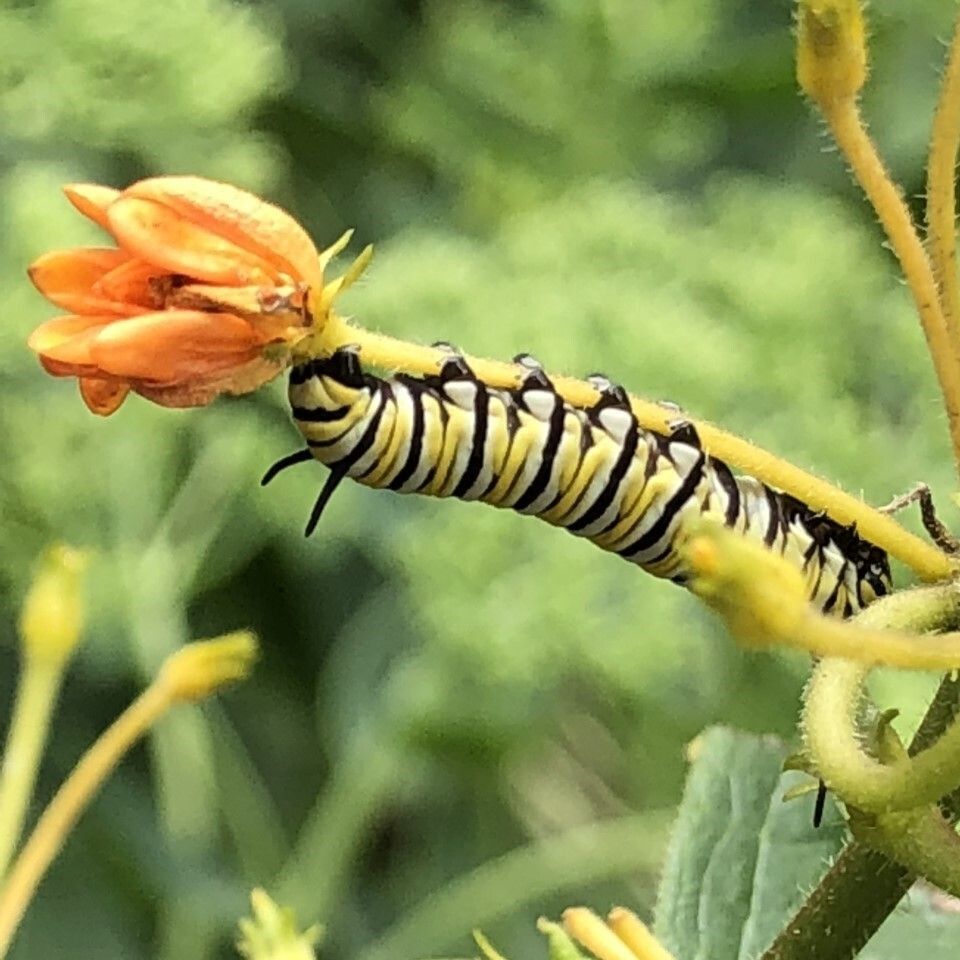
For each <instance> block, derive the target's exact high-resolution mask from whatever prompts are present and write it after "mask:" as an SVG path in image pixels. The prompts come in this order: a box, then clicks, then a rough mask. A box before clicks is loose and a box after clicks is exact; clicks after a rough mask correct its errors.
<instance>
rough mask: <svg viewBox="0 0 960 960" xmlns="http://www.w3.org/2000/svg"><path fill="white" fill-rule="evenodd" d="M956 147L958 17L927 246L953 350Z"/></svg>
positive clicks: (930, 182)
mask: <svg viewBox="0 0 960 960" xmlns="http://www.w3.org/2000/svg"><path fill="white" fill-rule="evenodd" d="M958 151H960V20H958V21H957V25H956V27H955V28H954V32H953V40H952V42H951V44H950V51H949V53H948V55H947V64H946V68H945V70H944V74H943V83H942V85H941V87H940V98H939V100H938V101H937V111H936V114H935V116H934V120H933V132H932V134H931V137H930V158H929V162H928V165H927V211H926V214H927V250H928V251H929V254H930V260H931V263H932V265H933V272H934V275H935V277H936V280H937V285H938V287H939V289H940V306H941V309H942V310H943V315H944V320H945V321H946V326H947V332H948V334H949V336H950V339H951V340H952V341H953V345H954V349H955V350H960V287H958V283H957V236H956V228H957V224H956V203H957V197H956V185H955V179H956V170H957V153H958Z"/></svg>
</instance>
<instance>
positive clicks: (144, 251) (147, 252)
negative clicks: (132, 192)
mask: <svg viewBox="0 0 960 960" xmlns="http://www.w3.org/2000/svg"><path fill="white" fill-rule="evenodd" d="M109 217H110V229H111V231H112V232H113V235H114V236H115V237H116V238H117V242H118V243H119V244H120V245H121V246H122V247H124V248H125V249H127V250H129V251H130V252H131V253H133V254H134V255H136V256H137V257H140V258H141V259H143V260H146V261H147V262H149V263H154V264H156V265H157V266H160V267H163V268H164V269H165V270H167V271H169V272H170V273H179V274H183V275H184V276H188V277H193V278H196V279H198V280H204V281H206V282H207V283H222V284H227V285H229V286H246V285H247V284H253V283H277V282H278V281H279V279H280V275H279V273H278V271H277V270H276V269H275V268H274V267H273V266H272V264H270V263H269V262H267V261H266V260H263V259H261V258H260V257H258V256H257V255H256V254H254V253H251V252H249V251H248V250H244V249H243V248H242V247H238V246H237V245H236V244H235V243H231V242H230V241H229V240H226V239H224V238H223V237H220V236H218V235H217V234H216V233H213V232H211V231H210V230H208V229H206V228H205V227H202V226H200V225H198V224H196V223H193V222H191V221H190V220H187V219H185V218H184V217H182V216H180V214H178V213H177V212H175V211H174V210H172V209H171V208H170V207H166V206H164V205H163V204H160V203H156V202H154V201H153V200H141V199H139V198H138V197H121V198H120V199H119V200H117V201H116V202H115V203H113V204H112V205H111V206H110V211H109Z"/></svg>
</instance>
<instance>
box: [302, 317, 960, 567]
mask: <svg viewBox="0 0 960 960" xmlns="http://www.w3.org/2000/svg"><path fill="white" fill-rule="evenodd" d="M345 344H356V345H357V346H358V347H359V348H360V350H361V352H362V354H363V356H364V359H365V361H366V362H368V363H370V364H372V365H375V366H380V367H384V368H388V369H400V370H405V371H407V372H409V373H417V374H430V373H436V372H437V371H438V370H439V369H440V365H441V363H442V362H443V359H444V357H445V354H443V353H442V352H441V351H440V350H437V349H434V348H433V347H426V346H422V345H420V344H414V343H408V342H406V341H404V340H397V339H395V338H393V337H388V336H384V335H383V334H379V333H374V332H372V331H369V330H364V329H363V328H362V327H356V326H352V325H349V324H347V323H346V322H344V321H342V320H341V319H340V318H339V317H336V316H331V319H330V322H329V324H328V326H327V327H326V328H325V330H324V332H323V337H322V341H321V345H319V346H317V345H315V344H314V343H310V344H309V346H308V347H307V349H308V350H310V349H317V350H318V352H319V351H320V350H322V351H323V352H325V353H329V352H332V351H333V350H335V349H336V348H337V347H339V346H343V345H345ZM466 359H467V361H468V362H469V364H470V366H471V368H472V369H473V371H474V372H475V373H476V375H477V376H478V377H479V378H480V379H481V380H483V381H484V382H485V383H488V384H490V385H491V386H498V387H514V386H516V385H517V384H518V383H519V380H520V376H521V369H520V367H518V366H517V365H516V364H510V363H504V362H502V361H498V360H486V359H482V358H479V357H472V356H471V357H467V358H466ZM554 385H555V386H556V388H557V391H558V392H559V393H560V395H561V396H562V397H563V398H564V399H565V400H567V402H569V403H571V404H575V405H577V406H587V405H589V404H591V403H593V402H595V401H596V399H597V391H596V390H595V388H594V387H592V386H591V385H590V384H589V383H586V382H585V381H583V380H577V379H575V378H572V377H555V378H554ZM630 403H631V406H632V408H633V412H634V413H635V415H636V417H637V421H638V422H639V424H640V425H641V426H642V427H644V428H645V429H648V430H655V431H658V432H661V433H662V432H664V431H666V430H667V429H668V423H669V421H671V420H674V419H675V418H676V413H675V412H674V411H672V410H668V409H666V408H664V407H662V406H660V405H658V404H656V403H652V402H650V401H648V400H642V399H640V398H639V397H634V396H631V398H630ZM692 422H693V424H694V426H695V427H696V429H697V432H698V433H699V435H700V439H701V441H702V443H703V447H704V449H705V450H706V451H707V452H708V453H710V454H711V455H712V456H715V457H717V458H719V459H721V460H723V461H724V462H726V463H727V464H729V465H730V466H731V467H733V468H734V469H735V470H740V471H742V472H743V473H746V474H749V475H750V476H753V477H756V478H757V479H758V480H762V481H763V482H764V483H767V484H769V485H770V486H771V487H775V488H777V489H779V490H784V491H786V492H788V493H791V494H793V496H795V497H797V498H798V499H800V500H802V501H803V502H804V503H807V504H809V505H810V506H811V507H812V508H813V509H815V510H824V511H826V512H827V513H828V514H829V515H830V516H831V517H833V518H834V519H835V520H836V521H837V522H838V523H843V524H851V523H855V524H856V525H857V529H858V531H859V533H860V535H861V536H862V537H864V538H866V539H867V540H869V541H870V542H871V543H875V544H876V545H877V546H878V547H881V548H883V549H884V550H886V551H887V552H888V553H889V554H890V555H891V556H893V557H896V558H897V559H898V560H900V561H901V562H902V563H904V564H906V565H907V566H908V567H910V568H911V569H912V570H913V571H914V572H915V573H916V574H917V576H918V577H920V578H921V579H923V580H927V581H936V580H944V579H947V578H949V577H950V576H952V575H953V573H954V570H955V567H954V564H953V563H952V561H951V560H950V558H949V557H947V556H946V554H944V553H942V552H941V551H940V550H938V549H937V548H936V547H934V546H933V545H932V544H929V543H926V542H925V541H924V540H921V539H920V538H919V537H916V536H914V535H913V534H911V533H908V532H907V531H906V530H904V529H903V527H901V526H900V525H899V524H898V523H897V522H896V521H895V520H893V519H892V518H891V517H889V516H887V515H885V514H882V513H880V512H879V511H877V510H875V509H874V508H873V507H870V506H869V505H867V504H865V503H864V502H863V501H862V500H858V499H857V498H856V497H853V496H851V495H850V494H848V493H844V492H843V491H842V490H839V489H838V488H837V487H835V486H833V485H832V484H830V483H827V482H826V481H825V480H821V479H819V478H818V477H815V476H813V475H812V474H810V473H807V472H806V471H804V470H801V469H800V468H799V467H795V466H794V465H793V464H791V463H787V462H786V461H784V460H781V459H779V458H778V457H775V456H774V455H773V454H771V453H768V452H767V451H765V450H762V449H760V448H759V447H756V446H754V445H753V444H751V443H748V442H747V441H746V440H743V439H741V438H740V437H737V436H734V435H733V434H731V433H728V432H726V431H725V430H721V429H720V428H719V427H715V426H713V425H712V424H709V423H704V422H703V421H700V420H694V421H692Z"/></svg>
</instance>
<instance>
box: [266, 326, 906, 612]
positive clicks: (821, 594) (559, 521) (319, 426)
mask: <svg viewBox="0 0 960 960" xmlns="http://www.w3.org/2000/svg"><path fill="white" fill-rule="evenodd" d="M437 346H441V347H444V348H445V349H446V351H447V357H446V359H445V361H444V362H443V364H442V367H441V369H440V372H439V374H437V375H435V376H428V377H423V378H418V377H412V376H408V375H405V374H395V375H393V376H392V377H389V378H387V379H382V378H379V377H376V376H373V375H372V374H370V373H367V372H365V371H364V370H363V368H362V367H361V364H360V360H359V356H358V351H357V349H356V348H354V347H341V348H340V349H338V350H337V351H336V352H335V353H334V354H333V355H332V356H330V357H326V358H322V359H314V360H309V361H305V362H303V363H301V364H299V365H297V366H295V367H294V368H293V369H292V370H291V373H290V387H289V398H290V403H291V406H292V410H293V418H294V420H295V421H296V424H297V426H298V428H299V429H300V431H301V433H302V434H303V436H304V439H305V440H306V444H307V446H306V449H304V450H299V451H297V452H296V453H294V454H292V455H290V456H288V457H284V458H283V459H282V460H280V461H278V462H277V463H276V464H274V466H273V467H271V468H270V470H269V471H268V472H267V474H266V475H265V476H264V478H263V483H264V484H266V483H268V482H269V481H270V480H271V479H272V478H273V477H274V476H276V474H277V473H279V472H280V471H281V470H283V469H285V468H286V467H288V466H292V465H294V464H296V463H302V462H305V461H307V460H310V459H316V460H319V461H320V462H321V463H323V464H325V465H326V466H328V467H329V468H330V474H329V476H328V478H327V481H326V483H325V485H324V487H323V489H322V491H321V493H320V496H319V497H318V499H317V502H316V505H315V506H314V509H313V512H312V513H311V516H310V520H309V522H308V524H307V531H306V532H307V534H308V535H309V534H310V533H312V532H313V530H314V528H315V527H316V525H317V522H318V521H319V519H320V516H321V513H322V511H323V509H324V507H325V506H326V504H327V502H328V501H329V499H330V496H331V495H332V493H333V491H334V490H335V489H336V487H337V486H338V484H339V483H340V481H341V480H342V479H343V478H344V477H351V478H353V479H354V480H357V481H358V482H360V483H362V484H364V485H366V486H369V487H379V488H385V489H389V490H395V491H397V492H399V493H423V494H426V495H428V496H436V497H457V498H459V499H461V500H481V501H483V502H484V503H489V504H492V505H494V506H498V507H507V508H510V509H513V510H516V511H517V512H518V513H525V514H532V515H533V516H538V517H540V518H541V519H543V520H546V521H547V522H548V523H551V524H554V525H555V526H559V527H565V528H566V529H567V530H569V531H570V532H571V533H573V534H575V535H577V536H580V537H585V538H587V539H589V540H591V541H592V542H593V543H595V544H596V545H597V546H599V547H601V548H602V549H604V550H609V551H611V552H613V553H617V554H619V555H620V556H621V557H623V558H624V559H625V560H628V561H630V562H631V563H635V564H637V565H639V566H641V567H643V568H644V569H645V570H647V571H648V572H649V573H652V574H653V575H655V576H658V577H664V578H667V579H670V580H672V581H673V582H675V583H679V584H684V583H686V582H687V580H688V578H689V571H688V570H686V569H685V568H684V563H683V559H682V554H681V553H680V552H679V551H678V549H677V547H678V543H679V541H680V539H681V538H682V534H683V531H684V526H685V521H686V520H688V519H689V518H690V517H692V516H695V515H698V514H708V513H709V514H712V515H715V516H717V517H720V518H721V519H722V520H723V522H724V523H725V524H726V525H727V526H728V527H730V528H731V529H733V530H736V531H738V532H740V533H742V534H744V535H745V536H749V537H753V538H755V539H757V540H758V541H760V542H762V543H763V544H765V545H766V546H767V547H768V548H769V549H771V550H773V551H775V552H777V553H779V554H781V555H782V556H783V557H785V558H786V559H787V560H788V561H790V562H791V563H793V564H795V565H796V566H797V568H798V569H800V570H801V571H802V572H803V574H804V576H805V577H806V583H807V588H808V594H809V597H810V599H811V601H812V602H813V603H815V604H816V605H817V606H818V607H819V608H820V609H821V610H823V611H824V612H825V613H833V614H835V615H838V616H849V615H851V614H852V613H854V612H855V611H857V610H859V609H861V608H862V607H864V606H866V605H867V604H868V603H870V602H871V601H873V600H874V599H875V598H876V597H878V596H881V595H883V594H885V593H887V592H889V590H890V588H891V581H890V567H889V563H888V561H887V556H886V553H885V552H884V551H883V550H881V549H880V548H879V547H876V546H874V545H872V544H870V543H868V542H867V541H865V540H863V539H862V538H861V537H859V536H858V535H857V533H856V530H855V529H854V528H853V527H845V526H842V525H841V524H839V523H837V522H836V521H835V520H832V519H830V517H828V516H826V515H825V514H823V513H818V512H816V511H814V510H813V509H812V508H810V507H809V506H808V505H806V504H805V503H803V502H802V501H800V500H798V499H797V498H795V497H793V496H791V495H790V494H787V493H783V492H780V491H777V490H773V489H771V488H770V487H768V486H767V485H766V484H763V483H761V482H760V481H758V480H756V479H754V478H752V477H748V476H735V475H734V474H733V472H732V471H731V470H730V468H729V467H728V466H727V465H726V464H725V463H724V462H723V461H722V460H719V459H717V458H715V457H711V456H710V455H709V454H707V453H706V452H705V451H704V450H703V449H702V446H701V444H700V439H699V437H698V436H697V432H696V430H695V428H694V427H693V425H692V424H691V423H689V422H688V421H686V420H683V419H678V420H675V421H673V422H672V423H671V424H670V428H669V433H658V432H654V431H652V430H647V429H644V428H642V427H640V426H639V425H638V423H637V421H636V418H635V417H634V415H633V413H632V411H631V409H630V404H629V400H628V398H627V394H626V392H625V390H624V389H623V388H622V387H620V386H618V385H615V384H613V383H611V382H610V381H609V380H607V379H606V378H605V377H601V376H595V377H592V378H590V379H591V382H592V384H593V385H594V386H595V387H596V388H597V390H598V392H599V399H598V400H597V402H596V403H595V404H594V405H593V406H590V407H577V406H572V405H570V404H569V403H567V402H565V401H564V400H563V398H562V397H560V396H559V395H558V394H557V392H556V390H555V389H554V387H553V385H552V383H551V381H550V379H549V377H548V376H547V375H546V373H545V372H544V370H543V368H542V367H541V365H540V364H539V363H537V362H536V361H535V360H534V359H533V358H531V357H530V356H529V355H526V354H521V355H520V356H519V357H517V358H515V362H516V363H519V364H520V365H521V366H522V368H523V376H522V380H521V382H520V385H519V387H517V388H516V389H513V390H507V389H495V388H493V387H490V386H488V385H486V384H485V383H483V382H482V381H481V380H480V379H478V378H477V377H476V376H475V375H474V374H473V372H472V371H471V370H470V367H469V366H468V365H467V363H466V362H465V361H464V359H463V358H462V357H461V356H460V355H459V354H458V353H457V352H456V351H455V350H453V348H451V347H449V345H447V344H438V345H437Z"/></svg>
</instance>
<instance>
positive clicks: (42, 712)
mask: <svg viewBox="0 0 960 960" xmlns="http://www.w3.org/2000/svg"><path fill="white" fill-rule="evenodd" d="M63 667H64V662H63V661H60V662H52V661H50V660H48V659H46V658H42V657H30V656H28V657H26V658H25V660H24V663H23V668H22V670H21V672H20V678H19V682H18V685H17V693H16V697H15V700H14V704H13V716H12V717H11V719H10V729H9V732H8V734H7V745H6V748H5V750H4V754H3V761H2V765H0V881H2V880H3V877H4V876H5V875H6V872H7V867H8V866H9V865H10V858H11V857H12V856H13V854H14V851H15V850H16V848H17V845H18V844H19V842H20V836H21V834H22V833H23V824H24V821H25V819H26V816H27V810H28V808H29V806H30V798H31V797H32V796H33V787H34V784H35V783H36V779H37V771H38V769H39V767H40V759H41V757H42V756H43V748H44V746H45V744H46V742H47V734H48V732H49V729H50V718H51V716H52V715H53V710H54V707H55V706H56V702H57V695H58V694H59V692H60V683H61V681H62V679H63Z"/></svg>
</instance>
